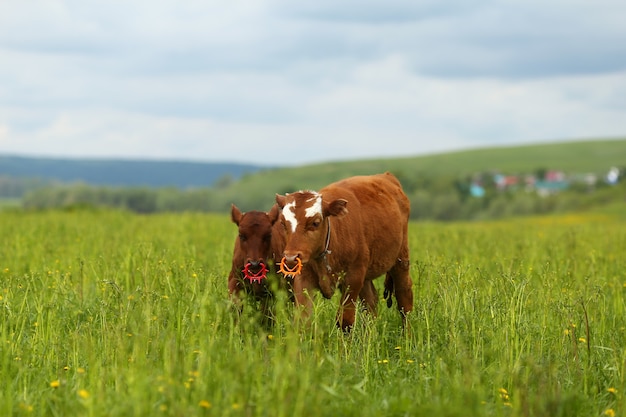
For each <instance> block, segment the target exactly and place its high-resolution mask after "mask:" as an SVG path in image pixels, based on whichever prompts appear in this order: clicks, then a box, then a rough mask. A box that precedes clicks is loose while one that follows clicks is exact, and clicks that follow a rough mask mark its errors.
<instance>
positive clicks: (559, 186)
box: [535, 180, 569, 197]
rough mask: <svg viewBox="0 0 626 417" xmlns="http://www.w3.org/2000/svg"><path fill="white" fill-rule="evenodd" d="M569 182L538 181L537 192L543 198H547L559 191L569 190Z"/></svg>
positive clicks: (536, 184) (536, 183)
mask: <svg viewBox="0 0 626 417" xmlns="http://www.w3.org/2000/svg"><path fill="white" fill-rule="evenodd" d="M568 187H569V182H567V181H565V180H562V181H536V182H535V191H537V194H539V195H540V196H542V197H546V196H549V195H552V194H556V193H558V192H559V191H564V190H567V188H568Z"/></svg>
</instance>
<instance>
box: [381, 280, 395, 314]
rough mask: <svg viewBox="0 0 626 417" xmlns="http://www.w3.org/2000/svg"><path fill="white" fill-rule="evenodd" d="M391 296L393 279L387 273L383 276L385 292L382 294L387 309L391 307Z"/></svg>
mask: <svg viewBox="0 0 626 417" xmlns="http://www.w3.org/2000/svg"><path fill="white" fill-rule="evenodd" d="M392 296H393V278H392V277H391V274H389V273H387V275H385V292H384V293H383V297H385V300H386V301H387V308H391V306H392V305H393V299H392V298H391V297H392Z"/></svg>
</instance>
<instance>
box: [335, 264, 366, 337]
mask: <svg viewBox="0 0 626 417" xmlns="http://www.w3.org/2000/svg"><path fill="white" fill-rule="evenodd" d="M364 280H365V271H364V270H363V271H362V272H361V273H358V274H355V273H349V274H346V279H345V282H344V287H343V291H342V293H341V305H340V306H339V312H338V313H337V325H338V326H339V327H341V329H342V330H343V331H344V332H349V331H350V329H352V326H354V321H355V320H356V304H357V301H358V298H359V294H360V293H361V290H362V289H363V284H364Z"/></svg>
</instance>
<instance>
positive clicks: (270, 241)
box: [228, 204, 285, 317]
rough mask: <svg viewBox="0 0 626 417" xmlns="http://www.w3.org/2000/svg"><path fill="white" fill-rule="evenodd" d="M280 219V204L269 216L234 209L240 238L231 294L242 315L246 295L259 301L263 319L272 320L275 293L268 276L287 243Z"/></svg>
mask: <svg viewBox="0 0 626 417" xmlns="http://www.w3.org/2000/svg"><path fill="white" fill-rule="evenodd" d="M278 216H279V209H278V206H277V205H276V204H275V205H274V206H273V207H272V209H271V210H270V211H269V212H263V211H256V210H251V211H248V212H245V213H242V212H241V210H240V209H239V208H238V207H237V206H236V205H234V204H232V206H231V220H232V222H233V223H235V224H236V225H237V228H238V234H237V237H236V239H235V248H234V250H233V259H232V266H231V270H230V273H229V275H228V293H229V295H230V297H231V299H232V300H233V301H234V303H235V305H236V306H237V308H238V310H239V312H241V310H242V308H243V297H242V294H241V293H242V292H245V293H248V294H251V295H252V296H253V297H254V298H255V299H256V300H259V301H260V302H261V311H262V313H263V315H264V316H265V317H268V316H269V307H270V303H269V301H270V299H271V298H272V292H271V288H270V287H271V284H270V283H269V282H268V278H267V274H268V273H269V272H270V268H272V266H273V265H277V264H278V263H279V262H280V259H281V257H282V253H283V249H284V240H285V235H284V232H283V228H282V226H281V225H280V223H279V222H277V220H278ZM268 261H269V262H268Z"/></svg>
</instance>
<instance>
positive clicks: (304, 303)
mask: <svg viewBox="0 0 626 417" xmlns="http://www.w3.org/2000/svg"><path fill="white" fill-rule="evenodd" d="M315 288H316V285H315V284H314V283H313V282H312V280H311V279H310V277H309V276H308V275H307V274H302V275H300V276H297V277H296V278H294V280H293V295H294V299H295V303H296V306H297V307H300V317H301V318H302V319H304V320H307V319H308V318H309V317H310V316H311V313H313V294H314V290H315Z"/></svg>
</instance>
